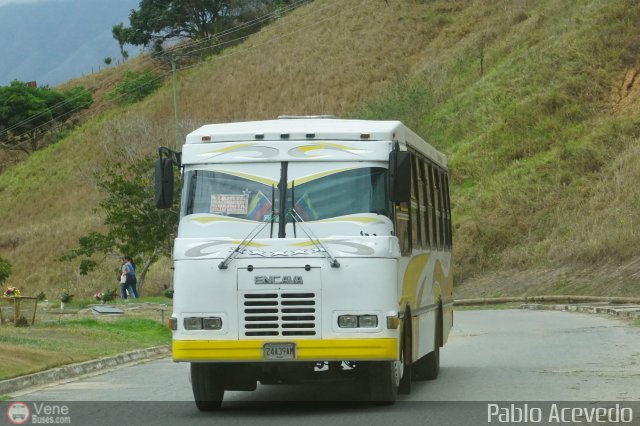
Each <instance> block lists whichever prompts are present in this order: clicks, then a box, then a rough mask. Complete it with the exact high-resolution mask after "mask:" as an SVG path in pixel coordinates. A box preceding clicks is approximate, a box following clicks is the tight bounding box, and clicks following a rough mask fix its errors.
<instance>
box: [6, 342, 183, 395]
mask: <svg viewBox="0 0 640 426" xmlns="http://www.w3.org/2000/svg"><path fill="white" fill-rule="evenodd" d="M169 354H171V348H170V346H169V345H162V346H154V347H152V348H147V349H139V350H135V351H130V352H125V353H122V354H119V355H115V356H110V357H103V358H98V359H94V360H90V361H84V362H79V363H76V364H69V365H65V366H62V367H57V368H52V369H50V370H45V371H41V372H38V373H33V374H29V375H26V376H20V377H15V378H13V379H8V380H3V381H0V395H8V394H11V393H12V392H16V391H19V390H22V389H25V388H28V387H32V386H40V385H46V384H49V383H54V382H57V381H60V380H67V379H71V378H74V377H78V376H82V375H84V374H89V373H95V372H98V371H100V370H104V369H108V368H113V367H117V366H119V365H123V364H128V363H132V362H137V361H142V360H145V359H153V358H161V357H164V356H167V355H169Z"/></svg>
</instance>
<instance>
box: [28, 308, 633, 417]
mask: <svg viewBox="0 0 640 426" xmlns="http://www.w3.org/2000/svg"><path fill="white" fill-rule="evenodd" d="M441 356H442V361H441V372H440V377H439V378H438V379H437V380H436V381H432V382H421V383H414V386H413V390H412V393H411V395H407V396H401V397H400V401H401V403H399V404H396V405H395V406H392V407H377V406H373V407H372V406H362V405H357V404H352V403H347V404H332V403H328V402H327V401H335V400H342V399H345V400H350V399H352V398H351V397H352V396H353V394H354V392H356V388H355V386H353V385H352V384H350V383H348V382H344V383H328V384H322V385H317V384H316V385H286V386H284V385H281V386H259V387H258V390H257V391H255V392H228V393H227V394H226V395H225V402H224V403H223V412H222V413H216V414H211V413H199V412H197V410H196V408H195V406H194V405H193V403H192V402H191V401H192V394H191V387H190V384H189V379H188V366H187V365H186V364H174V363H172V362H171V361H170V360H167V359H163V360H158V361H152V362H148V363H144V364H138V365H135V366H129V367H122V368H120V369H118V370H114V371H110V372H108V373H107V374H102V375H96V376H93V377H89V378H85V379H83V380H78V381H74V382H71V383H66V384H59V385H57V386H54V387H50V388H46V389H40V390H35V391H30V392H29V393H26V394H23V395H19V396H17V397H16V398H15V400H18V401H48V402H49V403H53V401H67V402H69V401H140V402H135V403H131V402H130V403H124V404H122V403H117V402H114V403H109V402H102V403H77V404H75V403H73V402H69V403H68V405H69V407H70V409H71V411H72V412H73V413H75V414H74V416H72V424H86V423H91V424H95V425H99V424H105V425H112V424H118V425H125V424H154V425H162V424H167V425H179V424H211V423H212V420H214V419H215V421H214V422H213V423H215V424H216V425H217V424H239V425H240V424H247V423H254V424H257V423H259V424H274V425H276V424H277V425H288V424H300V422H301V418H300V416H304V422H305V423H309V424H323V425H324V424H327V423H328V422H331V423H336V424H349V425H377V424H395V423H398V421H399V420H401V421H402V422H403V423H407V424H411V425H412V424H437V425H441V424H442V425H444V424H452V425H454V424H465V423H466V424H479V423H480V422H486V421H487V402H495V401H519V402H520V405H522V403H523V402H525V401H526V402H529V405H530V406H540V407H543V406H544V404H545V403H542V402H540V401H575V402H576V403H575V404H576V405H578V406H581V405H584V403H582V404H581V403H580V401H612V402H613V403H615V402H616V401H619V402H622V403H625V402H629V401H636V402H637V401H640V386H639V384H640V328H638V327H631V326H629V324H628V323H626V322H623V321H620V320H615V319H610V318H604V317H600V316H595V315H588V314H578V313H566V312H551V311H520V310H485V311H460V312H456V316H455V324H454V330H453V333H452V335H451V337H450V340H449V343H448V344H447V345H446V346H445V348H444V349H443V350H442V352H441ZM142 401H147V402H142ZM175 401H178V402H175ZM292 401H293V402H296V403H292ZM309 401H312V402H313V404H312V405H308V404H304V403H305V402H309ZM319 401H324V402H323V403H318V402H319ZM429 401H431V402H429ZM433 401H443V402H433ZM455 401H469V402H467V403H463V404H461V403H459V402H455ZM473 401H476V402H473ZM479 401H487V402H479ZM536 401H538V403H537V404H538V405H536ZM31 404H32V405H33V404H34V403H33V402H32V403H31ZM74 404H75V405H74ZM632 405H633V404H632ZM609 406H611V404H610V405H609ZM501 407H502V405H501ZM546 409H547V408H543V410H546ZM633 410H635V412H634V423H635V420H637V419H638V418H640V406H638V405H637V404H636V405H635V408H633ZM32 411H33V410H32ZM545 413H546V412H545ZM78 418H80V420H78Z"/></svg>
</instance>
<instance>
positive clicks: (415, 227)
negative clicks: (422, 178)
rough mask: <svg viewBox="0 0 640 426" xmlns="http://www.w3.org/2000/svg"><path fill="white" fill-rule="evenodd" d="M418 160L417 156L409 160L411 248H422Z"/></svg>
mask: <svg viewBox="0 0 640 426" xmlns="http://www.w3.org/2000/svg"><path fill="white" fill-rule="evenodd" d="M419 161H420V159H419V158H418V156H417V155H413V156H412V158H411V243H412V246H413V247H420V246H422V239H421V235H420V233H421V228H422V226H423V225H422V218H421V215H420V210H419V204H420V197H419V194H420V186H419V184H418V164H419Z"/></svg>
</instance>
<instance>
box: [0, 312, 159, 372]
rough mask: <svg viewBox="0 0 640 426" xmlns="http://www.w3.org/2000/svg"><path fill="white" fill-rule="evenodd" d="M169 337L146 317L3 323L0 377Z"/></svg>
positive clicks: (102, 354)
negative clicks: (33, 323) (16, 325)
mask: <svg viewBox="0 0 640 426" xmlns="http://www.w3.org/2000/svg"><path fill="white" fill-rule="evenodd" d="M170 340H171V332H170V331H169V329H168V328H167V327H166V326H165V325H163V324H160V323H159V322H158V321H155V320H152V319H148V318H135V317H128V318H118V319H104V320H103V319H101V320H96V319H92V318H83V319H59V320H58V321H55V320H52V321H47V322H37V323H36V324H35V325H34V326H31V327H11V326H3V327H2V333H1V334H0V380H4V379H8V378H11V377H17V376H20V375H24V374H29V373H33V372H36V371H40V370H43V369H47V368H53V367H57V366H60V365H64V364H68V363H72V362H80V361H85V360H88V359H94V358H99V357H102V356H108V355H115V354H118V353H122V352H126V351H130V350H134V349H140V348H147V347H152V346H157V345H163V344H168V343H169V342H170Z"/></svg>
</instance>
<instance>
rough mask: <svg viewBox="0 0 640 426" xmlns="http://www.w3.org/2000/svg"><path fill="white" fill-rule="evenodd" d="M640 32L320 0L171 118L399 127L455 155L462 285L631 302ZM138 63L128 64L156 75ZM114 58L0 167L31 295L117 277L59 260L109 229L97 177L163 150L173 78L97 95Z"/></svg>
mask: <svg viewBox="0 0 640 426" xmlns="http://www.w3.org/2000/svg"><path fill="white" fill-rule="evenodd" d="M638 28H640V9H639V8H637V5H636V4H635V2H634V1H631V0H620V1H616V2H602V1H598V0H587V1H583V2H565V1H561V0H550V1H541V0H540V1H538V0H529V1H524V2H475V1H471V0H468V1H464V0H463V1H458V2H454V3H451V2H448V1H444V0H436V1H431V2H420V1H404V0H389V1H388V2H385V1H375V2H372V1H370V0H344V1H342V0H341V1H337V0H316V1H313V2H311V3H309V4H306V5H304V6H301V7H299V8H298V9H296V10H295V11H293V12H291V13H290V14H288V15H286V16H283V17H282V18H281V19H278V20H276V21H275V22H273V23H272V24H270V25H268V26H265V27H264V28H262V30H261V31H260V32H259V33H257V34H254V35H252V36H250V37H248V38H247V39H246V40H245V41H244V42H243V43H241V44H237V45H235V46H234V47H232V48H229V49H225V50H223V51H221V52H219V53H216V54H214V55H211V56H209V57H208V58H206V59H205V60H204V61H202V62H196V63H193V64H190V65H188V66H183V67H182V68H179V69H178V74H177V81H178V85H177V92H178V95H179V105H178V111H179V123H178V129H177V131H178V133H179V135H180V136H181V137H183V136H184V135H185V134H186V133H188V132H189V131H191V130H193V129H194V128H196V127H198V126H199V125H202V124H204V123H210V122H222V121H230V120H249V119H267V118H268V119H271V118H275V117H277V116H278V115H281V114H299V115H305V114H335V115H337V116H341V117H361V118H376V119H399V120H402V121H404V122H405V123H406V124H408V125H409V126H410V127H412V128H413V129H415V130H416V131H418V133H420V134H421V135H423V136H425V137H426V139H427V140H428V141H429V142H430V143H431V144H433V145H434V146H435V147H437V148H438V149H440V150H442V151H444V152H445V153H447V154H448V155H449V159H450V166H451V170H452V184H453V186H452V189H451V195H452V202H453V220H454V227H455V229H454V244H455V245H454V256H455V271H456V276H455V282H456V285H457V293H458V295H459V296H487V295H490V294H495V295H504V296H510V295H514V296H515V295H532V294H560V293H563V294H568V293H573V294H591V295H628V296H632V295H635V296H638V295H640V274H638V273H637V271H638V268H640V255H638V254H637V253H636V250H635V248H636V247H638V246H639V245H640V231H639V230H640V209H639V207H640V188H639V187H638V186H637V185H636V182H638V180H640V165H639V163H638V161H637V158H638V154H640V118H639V117H640V79H638V78H637V76H638V75H639V74H640V33H639V32H638V31H637V29H638ZM149 63H150V62H149V60H148V59H144V58H141V59H138V60H136V59H134V60H131V61H128V62H127V63H126V64H125V67H127V68H126V69H130V70H133V71H136V72H138V73H141V72H144V70H146V69H150V70H151V72H154V71H158V69H154V67H153V66H149ZM164 66H165V68H162V70H165V75H167V74H166V64H165V65H164ZM124 69H125V68H121V69H120V68H110V69H108V70H105V71H104V72H103V73H100V74H97V75H95V76H93V77H85V78H83V79H81V80H79V81H78V84H81V85H83V87H87V88H89V90H93V91H92V93H93V95H94V99H95V101H94V104H93V105H92V107H91V113H90V114H89V115H88V116H89V117H95V118H93V119H87V121H86V122H85V124H84V125H82V126H80V127H77V128H74V129H73V130H70V131H69V133H68V135H67V136H66V137H65V138H64V139H62V140H60V141H59V142H58V143H56V144H53V145H51V146H49V147H47V148H46V149H43V150H39V151H36V152H35V153H34V154H33V155H31V156H30V157H29V158H28V159H27V160H25V161H23V162H21V163H20V164H17V165H15V166H12V167H11V168H10V169H8V170H6V171H5V172H3V173H2V174H0V217H2V228H0V257H2V258H5V259H6V260H7V261H8V262H10V264H11V265H12V273H11V276H10V278H9V279H8V280H7V282H6V285H10V286H15V287H18V288H19V289H20V290H21V291H22V293H23V294H25V295H36V294H38V293H39V292H41V291H44V292H45V293H47V294H59V293H60V291H61V290H62V289H64V288H67V289H69V290H70V291H71V292H73V293H75V294H76V295H77V296H78V297H90V295H91V294H93V293H95V292H96V291H97V290H100V289H104V288H108V287H112V286H114V285H115V282H116V281H115V276H116V272H117V268H118V266H119V264H118V261H117V260H118V254H116V253H106V254H104V255H103V256H102V257H100V258H99V262H97V264H96V265H95V271H94V272H93V273H92V274H90V275H82V274H81V273H80V270H79V269H78V264H77V263H74V262H60V261H57V260H56V259H58V258H59V257H60V256H62V255H63V254H64V253H67V252H69V250H74V249H76V248H77V247H78V240H79V238H80V237H82V236H84V235H87V234H88V233H90V232H100V233H102V232H106V231H107V230H108V228H107V226H106V225H105V217H104V216H105V213H104V212H103V211H102V210H101V209H97V207H98V206H99V203H100V202H101V201H102V200H104V197H105V195H104V194H103V193H102V192H101V191H100V190H99V188H100V185H99V182H97V181H96V178H95V176H96V173H97V174H98V175H99V173H100V172H101V171H104V170H107V168H106V167H105V166H107V165H114V164H123V163H131V162H134V161H137V160H140V159H142V158H145V157H148V156H151V155H154V153H155V151H156V149H157V147H158V146H160V145H164V146H170V147H175V133H176V129H175V128H174V124H173V121H172V120H171V119H170V118H171V117H173V115H174V111H173V104H172V92H171V84H170V82H163V84H162V86H160V87H159V88H158V89H157V90H155V91H154V92H152V93H150V94H148V95H146V96H145V97H143V98H141V99H139V100H138V101H137V102H136V103H133V104H127V105H115V104H114V103H112V102H111V103H110V102H108V101H105V100H104V93H106V92H110V91H113V90H115V88H116V85H117V84H118V82H119V81H120V78H121V76H122V75H123V74H124ZM100 95H102V96H100ZM123 170H124V166H123ZM114 173H115V172H114ZM151 184H152V182H148V185H151ZM134 255H135V254H134ZM95 260H97V258H94V261H95ZM169 268H170V262H168V261H167V259H166V258H162V259H160V260H159V261H158V262H157V263H155V264H154V265H153V267H151V268H150V269H149V272H148V278H147V284H145V294H160V293H161V292H162V290H163V289H164V288H165V287H168V286H170V283H171V270H170V269H169Z"/></svg>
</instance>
